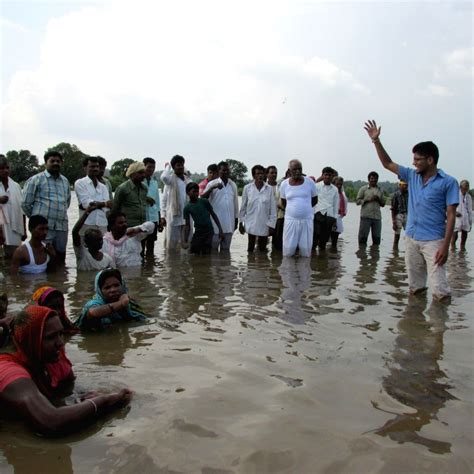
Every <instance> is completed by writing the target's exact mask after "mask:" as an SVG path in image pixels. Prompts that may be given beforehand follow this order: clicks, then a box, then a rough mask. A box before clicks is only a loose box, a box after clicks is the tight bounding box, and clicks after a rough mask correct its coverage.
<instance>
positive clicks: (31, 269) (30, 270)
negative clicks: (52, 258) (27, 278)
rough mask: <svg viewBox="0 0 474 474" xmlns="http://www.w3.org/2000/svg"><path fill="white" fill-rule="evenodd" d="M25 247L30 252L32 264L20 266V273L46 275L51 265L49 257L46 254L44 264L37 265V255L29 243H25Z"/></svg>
mask: <svg viewBox="0 0 474 474" xmlns="http://www.w3.org/2000/svg"><path fill="white" fill-rule="evenodd" d="M24 245H25V247H26V249H27V250H28V255H29V257H30V263H27V264H26V265H20V269H19V270H20V273H25V274H30V275H37V274H38V273H45V272H46V270H47V268H48V263H49V255H48V254H46V260H45V261H44V262H43V263H38V264H37V263H36V261H35V255H34V253H33V249H32V247H31V244H30V243H29V242H25V244H24Z"/></svg>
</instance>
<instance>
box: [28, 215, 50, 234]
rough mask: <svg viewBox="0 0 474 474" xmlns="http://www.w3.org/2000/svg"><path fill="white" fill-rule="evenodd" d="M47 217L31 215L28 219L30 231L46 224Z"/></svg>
mask: <svg viewBox="0 0 474 474" xmlns="http://www.w3.org/2000/svg"><path fill="white" fill-rule="evenodd" d="M47 224H48V219H46V217H44V216H39V215H36V216H31V217H30V220H29V221H28V230H29V231H30V232H31V231H32V230H33V229H35V228H36V227H38V226H39V225H47Z"/></svg>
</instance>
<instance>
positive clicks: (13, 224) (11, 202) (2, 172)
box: [0, 155, 26, 257]
mask: <svg viewBox="0 0 474 474" xmlns="http://www.w3.org/2000/svg"><path fill="white" fill-rule="evenodd" d="M9 175H10V166H9V164H8V161H7V159H6V158H5V157H4V156H3V155H0V245H2V244H3V245H4V246H5V247H4V249H5V256H7V257H11V256H12V255H13V252H14V251H15V249H16V247H18V246H19V245H21V240H22V238H26V230H25V216H24V214H23V211H22V209H21V188H20V186H19V184H18V183H17V182H15V181H13V179H11V178H10V176H9Z"/></svg>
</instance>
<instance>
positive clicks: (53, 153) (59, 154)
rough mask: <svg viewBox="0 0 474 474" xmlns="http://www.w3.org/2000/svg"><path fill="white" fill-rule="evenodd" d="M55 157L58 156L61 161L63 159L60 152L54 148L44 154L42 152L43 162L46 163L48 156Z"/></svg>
mask: <svg viewBox="0 0 474 474" xmlns="http://www.w3.org/2000/svg"><path fill="white" fill-rule="evenodd" d="M53 156H54V157H57V158H59V159H60V160H61V161H63V155H61V153H59V151H56V150H51V151H47V152H46V153H45V154H44V162H45V163H46V162H47V161H48V160H49V159H50V158H52V157H53Z"/></svg>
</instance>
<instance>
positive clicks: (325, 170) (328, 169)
mask: <svg viewBox="0 0 474 474" xmlns="http://www.w3.org/2000/svg"><path fill="white" fill-rule="evenodd" d="M324 173H329V174H334V169H333V168H331V167H330V166H325V167H324V168H323V174H324Z"/></svg>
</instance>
